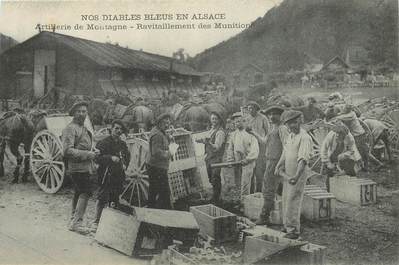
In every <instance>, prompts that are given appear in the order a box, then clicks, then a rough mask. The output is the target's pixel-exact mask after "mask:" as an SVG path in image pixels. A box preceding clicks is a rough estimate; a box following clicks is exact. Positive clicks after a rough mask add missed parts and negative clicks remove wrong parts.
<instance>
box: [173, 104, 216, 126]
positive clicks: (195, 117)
mask: <svg viewBox="0 0 399 265" xmlns="http://www.w3.org/2000/svg"><path fill="white" fill-rule="evenodd" d="M176 124H177V125H178V126H182V127H183V128H184V129H186V130H189V131H192V132H200V131H205V130H206V129H207V128H208V126H209V113H208V111H207V110H206V109H205V108H204V107H203V106H201V105H195V104H194V105H192V104H187V105H185V106H184V107H183V109H182V110H181V112H180V113H179V114H178V116H177V119H176Z"/></svg>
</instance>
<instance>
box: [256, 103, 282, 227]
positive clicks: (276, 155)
mask: <svg viewBox="0 0 399 265" xmlns="http://www.w3.org/2000/svg"><path fill="white" fill-rule="evenodd" d="M283 112H284V108H282V107H280V106H271V107H269V108H267V109H266V110H265V111H264V114H265V115H267V117H268V118H269V120H270V121H271V127H270V130H269V132H268V134H267V135H266V136H265V137H261V136H260V135H258V134H257V133H255V132H253V131H252V134H253V135H254V136H255V137H256V138H257V139H258V141H259V142H262V143H264V144H265V145H266V148H265V150H266V151H265V158H266V170H265V175H264V177H263V188H262V193H263V199H264V204H263V209H262V213H261V216H260V218H259V220H257V222H256V224H257V225H263V224H268V223H269V215H270V212H271V210H273V206H274V197H275V195H276V192H277V187H278V184H279V183H280V177H279V176H278V175H275V174H274V171H275V169H276V165H277V163H278V161H279V159H280V157H281V154H282V152H283V143H284V139H285V138H286V137H287V135H288V129H287V127H286V126H284V125H282V124H281V121H280V116H281V114H282V113H283Z"/></svg>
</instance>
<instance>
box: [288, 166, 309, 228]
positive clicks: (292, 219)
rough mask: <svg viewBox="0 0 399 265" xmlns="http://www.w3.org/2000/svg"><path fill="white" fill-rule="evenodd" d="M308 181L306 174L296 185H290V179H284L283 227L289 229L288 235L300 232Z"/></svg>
mask: <svg viewBox="0 0 399 265" xmlns="http://www.w3.org/2000/svg"><path fill="white" fill-rule="evenodd" d="M306 180H307V174H306V172H304V174H302V176H301V177H299V179H298V181H297V183H295V185H292V184H290V183H288V179H285V178H284V180H283V196H282V207H283V225H284V227H285V228H286V229H287V233H292V232H296V233H299V232H300V228H301V227H300V221H301V219H300V218H301V208H302V201H303V195H304V190H305V184H306Z"/></svg>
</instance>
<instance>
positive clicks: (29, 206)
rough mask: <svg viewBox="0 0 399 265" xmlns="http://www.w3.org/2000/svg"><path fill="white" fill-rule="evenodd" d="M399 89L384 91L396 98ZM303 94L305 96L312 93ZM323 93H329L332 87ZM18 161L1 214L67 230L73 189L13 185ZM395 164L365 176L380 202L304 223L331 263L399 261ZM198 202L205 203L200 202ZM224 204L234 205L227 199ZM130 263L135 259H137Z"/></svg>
mask: <svg viewBox="0 0 399 265" xmlns="http://www.w3.org/2000/svg"><path fill="white" fill-rule="evenodd" d="M397 91H398V90H391V91H388V92H389V93H388V92H386V91H384V93H386V95H391V96H392V95H396V93H397ZM302 92H304V93H303V95H306V93H310V92H309V91H302ZM323 93H324V94H328V93H329V91H326V92H323ZM331 93H332V92H331ZM351 93H352V94H353V95H356V98H357V99H358V100H364V99H365V98H366V96H367V95H370V91H361V92H356V91H351ZM324 94H322V95H321V96H324ZM376 96H377V95H376ZM379 96H381V94H379ZM367 98H368V97H367ZM14 162H15V161H8V160H6V161H5V168H6V170H7V172H6V173H7V176H6V177H5V178H2V179H0V212H7V213H8V214H13V213H15V214H20V213H23V216H24V218H26V219H27V220H31V222H34V223H38V224H40V223H45V224H46V225H48V226H49V227H52V226H54V227H56V228H57V229H62V227H65V230H66V225H67V222H68V220H69V217H70V208H71V206H70V204H71V200H72V190H71V187H70V186H69V187H68V186H67V187H64V188H63V189H62V190H61V191H59V192H58V193H56V194H53V195H50V194H45V193H44V192H43V191H41V190H40V189H39V188H38V186H37V185H36V183H35V182H34V180H33V179H32V178H31V179H30V182H28V183H24V184H10V181H11V172H12V170H13V168H14ZM395 163H396V165H395V164H392V165H389V166H388V167H386V168H384V169H382V170H381V171H379V172H370V173H363V174H362V176H361V177H363V178H370V179H372V180H374V181H375V182H377V184H378V186H377V194H378V200H377V204H375V205H370V206H363V207H361V206H354V205H351V204H348V203H343V202H337V205H336V206H337V208H336V215H337V217H336V219H334V220H333V221H330V222H319V223H312V222H308V221H305V220H304V221H303V224H302V227H303V233H302V237H303V239H304V240H308V241H309V242H312V243H315V244H319V245H323V246H326V247H327V256H326V262H327V264H351V265H357V264H359V265H363V264H367V265H368V264H370V265H371V264H384V265H385V264H399V219H398V217H394V216H393V215H392V213H391V208H392V192H393V191H395V190H399V160H398V157H396V162H395ZM225 198H226V194H225ZM227 198H228V196H227ZM94 203H95V202H94V199H91V200H90V202H89V206H88V222H90V221H91V220H93V217H94V209H95V205H94ZM198 203H200V201H196V204H198ZM225 206H226V207H227V208H231V207H233V205H228V203H226V205H225ZM5 210H7V211H5ZM233 210H234V209H233ZM6 220H7V218H6ZM9 220H13V219H12V218H10V219H9ZM2 225H3V224H2ZM107 251H110V250H107ZM118 255H122V254H119V253H118ZM0 263H1V262H0ZM131 264H135V262H133V261H132V263H131Z"/></svg>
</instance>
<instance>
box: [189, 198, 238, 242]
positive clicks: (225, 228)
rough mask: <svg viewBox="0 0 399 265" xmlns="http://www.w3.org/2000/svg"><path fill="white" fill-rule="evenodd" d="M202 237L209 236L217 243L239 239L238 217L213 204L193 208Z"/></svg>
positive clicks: (191, 208)
mask: <svg viewBox="0 0 399 265" xmlns="http://www.w3.org/2000/svg"><path fill="white" fill-rule="evenodd" d="M190 212H191V213H192V214H193V215H194V217H195V219H196V220H197V223H198V225H199V227H200V234H201V235H202V236H209V237H211V238H212V239H214V240H215V241H216V242H217V243H223V242H228V241H233V240H236V239H237V225H236V222H237V216H236V215H234V214H232V213H230V212H228V211H226V210H223V209H222V208H219V207H217V206H215V205H212V204H206V205H200V206H192V207H190Z"/></svg>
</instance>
